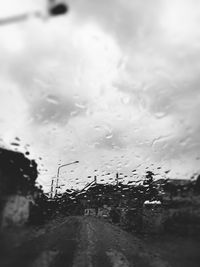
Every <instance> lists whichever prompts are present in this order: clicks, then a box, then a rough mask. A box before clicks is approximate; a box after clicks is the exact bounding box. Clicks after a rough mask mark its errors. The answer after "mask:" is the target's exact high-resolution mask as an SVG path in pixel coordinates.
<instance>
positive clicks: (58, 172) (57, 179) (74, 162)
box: [55, 160, 79, 195]
mask: <svg viewBox="0 0 200 267" xmlns="http://www.w3.org/2000/svg"><path fill="white" fill-rule="evenodd" d="M76 163H79V161H78V160H76V161H73V162H70V163H66V164H63V165H61V166H59V167H58V171H57V176H56V192H55V195H57V188H58V181H59V174H60V169H61V168H63V167H65V166H69V165H72V164H76Z"/></svg>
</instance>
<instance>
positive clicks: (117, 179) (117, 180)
mask: <svg viewBox="0 0 200 267" xmlns="http://www.w3.org/2000/svg"><path fill="white" fill-rule="evenodd" d="M118 184H119V173H118V172H117V173H116V185H118Z"/></svg>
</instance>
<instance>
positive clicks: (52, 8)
mask: <svg viewBox="0 0 200 267" xmlns="http://www.w3.org/2000/svg"><path fill="white" fill-rule="evenodd" d="M67 12H68V6H67V4H66V3H65V1H62V2H57V1H56V0H48V7H47V16H50V17H55V16H60V15H64V14H66V13H67ZM31 16H33V17H39V18H45V17H46V15H45V14H43V13H42V12H41V11H40V10H39V11H33V12H31V13H24V14H20V15H16V16H12V17H8V18H3V19H0V26H1V25H7V24H10V23H15V22H19V21H23V20H26V19H28V18H30V17H31Z"/></svg>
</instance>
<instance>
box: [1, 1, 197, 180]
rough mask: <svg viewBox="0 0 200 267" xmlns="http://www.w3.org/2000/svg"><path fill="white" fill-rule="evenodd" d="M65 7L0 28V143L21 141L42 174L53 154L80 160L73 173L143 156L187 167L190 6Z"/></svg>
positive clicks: (192, 85) (193, 106)
mask: <svg viewBox="0 0 200 267" xmlns="http://www.w3.org/2000/svg"><path fill="white" fill-rule="evenodd" d="M69 5H70V13H69V14H68V16H66V17H60V18H56V19H49V20H47V21H45V22H43V21H38V20H37V19H33V18H32V19H30V20H29V21H27V22H26V23H25V22H24V23H21V24H19V25H10V26H5V28H4V29H0V33H1V35H2V37H3V38H2V40H3V41H2V43H1V44H0V49H1V55H0V60H1V63H2V64H1V66H0V71H1V77H0V86H1V87H0V99H1V102H2V106H1V114H2V115H1V116H0V127H1V132H3V138H4V140H6V142H9V140H11V139H12V138H14V137H15V136H16V135H19V136H20V137H22V139H23V140H24V142H25V143H30V144H31V153H32V155H35V156H37V157H38V155H42V157H43V161H44V163H45V167H46V168H47V169H48V170H49V172H47V173H48V175H49V176H50V175H52V174H53V173H55V171H56V168H57V164H58V161H59V159H60V160H61V161H62V162H65V161H66V162H67V161H70V160H74V159H75V160H77V159H80V161H82V163H81V164H80V168H81V170H82V173H84V171H83V169H84V168H89V169H90V170H91V169H92V168H93V167H94V168H95V167H98V166H99V168H102V169H106V168H109V169H112V168H113V170H114V169H115V168H117V166H121V168H122V169H124V170H126V169H128V168H129V167H130V166H133V165H138V164H140V163H141V164H144V165H145V164H146V165H147V164H150V163H151V162H154V163H156V164H159V162H163V164H164V165H166V166H171V168H174V169H178V170H179V172H182V173H184V172H186V171H185V167H184V166H185V163H187V164H186V165H187V166H188V169H196V168H197V167H196V161H195V160H194V159H195V158H196V156H197V155H198V154H199V146H198V144H199V143H200V139H199V127H200V125H199V120H198V114H199V112H200V108H199V107H200V105H199V101H200V97H199V95H200V94H199V86H200V81H199V74H200V65H199V59H200V58H199V49H200V46H199V40H200V39H199V37H200V36H199V24H200V12H199V11H198V10H200V9H198V6H199V3H198V2H197V1H196V0H192V1H189V0H181V1H180V0H175V1H173V3H169V1H167V0H159V1H154V4H152V3H151V2H150V1H145V0H143V1H141V0H134V1H128V0H127V1H120V0H117V1H116V0H115V1H112V0H111V1H94V0H85V1H80V0H76V1H69ZM30 7H31V4H30V5H28V8H30ZM185 21H187V23H186V22H185ZM10 88H12V89H10ZM8 89H9V90H10V91H9V90H8ZM5 103H6V104H5ZM9 106H10V107H11V108H9ZM5 118H6V119H5ZM13 121H14V127H13ZM121 155H124V158H121ZM108 162H109V164H107V163H108ZM127 162H129V164H126V163H127ZM177 162H179V163H177ZM107 165H109V167H108V166H107ZM128 165H129V166H128ZM100 166H101V167H100ZM106 166H107V167H106ZM176 166H179V167H177V168H176ZM181 166H182V167H181ZM189 166H190V167H189ZM130 168H131V167H130ZM181 168H182V170H181ZM45 177H46V176H45ZM41 180H42V181H44V179H43V178H41ZM83 180H84V179H83Z"/></svg>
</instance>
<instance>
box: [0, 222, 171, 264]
mask: <svg viewBox="0 0 200 267" xmlns="http://www.w3.org/2000/svg"><path fill="white" fill-rule="evenodd" d="M0 266H1V267H16V266H19V267H71V266H72V267H111V266H113V267H150V266H151V267H168V266H169V264H168V263H167V262H165V261H164V260H162V259H161V258H160V257H159V255H157V254H155V253H153V252H151V250H150V249H148V248H147V247H145V245H144V244H143V242H142V241H141V240H140V239H138V238H136V237H134V236H132V235H130V234H128V233H126V232H124V231H123V230H121V229H120V228H119V227H117V226H114V225H112V224H110V223H108V222H105V221H101V220H98V219H96V218H92V217H68V218H66V220H65V221H64V222H62V223H60V224H58V225H57V226H55V227H54V228H51V230H47V231H46V232H44V233H42V234H40V235H39V236H36V237H34V238H32V239H31V240H27V241H25V242H23V244H21V245H20V246H18V247H17V248H15V249H13V250H12V252H9V254H8V252H6V250H5V251H4V253H2V255H1V259H0Z"/></svg>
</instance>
